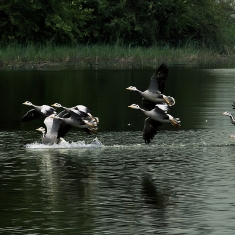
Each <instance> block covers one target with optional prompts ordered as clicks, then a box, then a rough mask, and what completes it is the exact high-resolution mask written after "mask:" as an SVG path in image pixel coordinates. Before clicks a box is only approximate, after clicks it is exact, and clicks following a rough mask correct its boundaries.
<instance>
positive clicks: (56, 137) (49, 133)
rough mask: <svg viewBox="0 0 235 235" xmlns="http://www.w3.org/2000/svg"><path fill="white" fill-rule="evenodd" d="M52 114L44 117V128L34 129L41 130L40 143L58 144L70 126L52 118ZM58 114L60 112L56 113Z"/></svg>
mask: <svg viewBox="0 0 235 235" xmlns="http://www.w3.org/2000/svg"><path fill="white" fill-rule="evenodd" d="M53 115H55V114H51V115H50V116H48V117H46V118H45V120H44V124H45V126H46V129H45V128H44V127H39V128H38V129H36V130H37V131H40V132H42V144H59V143H60V142H61V141H65V140H64V138H63V137H65V135H66V134H67V132H68V131H69V130H70V128H71V126H70V125H66V124H65V123H63V122H62V121H61V120H59V119H53V118H52V116H53ZM60 115H61V113H60V114H58V116H60ZM61 116H63V115H61Z"/></svg>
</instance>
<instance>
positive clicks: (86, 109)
mask: <svg viewBox="0 0 235 235" xmlns="http://www.w3.org/2000/svg"><path fill="white" fill-rule="evenodd" d="M73 108H74V109H77V110H79V111H81V112H84V113H91V110H90V109H89V108H87V107H86V106H84V105H81V104H79V105H76V106H75V107H73Z"/></svg>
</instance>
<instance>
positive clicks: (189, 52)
mask: <svg viewBox="0 0 235 235" xmlns="http://www.w3.org/2000/svg"><path fill="white" fill-rule="evenodd" d="M234 58H235V54H228V53H227V54H220V53H218V52H216V51H215V50H212V49H208V48H203V47H199V46H195V45H192V44H190V43H189V44H188V45H186V46H181V47H175V48H172V47H169V46H163V47H158V46H153V47H149V48H144V47H126V46H118V45H114V46H109V45H103V46H99V45H89V46H82V45H77V46H51V45H46V46H37V45H28V46H21V45H9V46H6V47H2V48H1V49H0V69H62V68H71V67H74V68H93V67H94V68H144V67H153V68H155V67H157V66H158V65H159V63H161V62H165V63H168V64H195V63H196V64H198V63H202V64H223V63H230V62H233V61H234Z"/></svg>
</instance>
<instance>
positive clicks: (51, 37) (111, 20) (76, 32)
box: [0, 0, 234, 47]
mask: <svg viewBox="0 0 235 235" xmlns="http://www.w3.org/2000/svg"><path fill="white" fill-rule="evenodd" d="M232 3H233V1H225V0H223V1H222V0H221V1H216V0H206V1H205V0H197V1H195V0H158V1H154V0H152V1H151V0H121V1H115V0H73V1H64V0H25V1H22V0H0V43H1V44H2V45H3V44H8V43H20V44H27V43H39V44H44V43H52V44H53V45H65V44H66V45H71V44H77V43H81V44H86V45H87V44H119V45H129V46H152V45H163V46H164V45H171V46H179V45H181V44H185V43H187V42H189V41H195V42H197V43H200V44H201V45H203V46H210V47H212V46H213V47H215V46H218V44H219V42H220V41H221V40H222V37H223V32H224V29H225V28H228V27H234V19H233V17H231V16H232V14H233V11H234V10H233V5H232Z"/></svg>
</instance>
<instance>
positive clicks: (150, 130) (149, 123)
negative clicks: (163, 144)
mask: <svg viewBox="0 0 235 235" xmlns="http://www.w3.org/2000/svg"><path fill="white" fill-rule="evenodd" d="M161 125H162V123H161V122H157V121H154V120H152V119H151V118H149V117H148V118H146V119H145V120H144V129H143V139H144V142H145V143H146V144H149V143H150V142H151V140H152V139H153V138H154V136H155V135H156V134H157V131H158V127H159V126H161Z"/></svg>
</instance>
